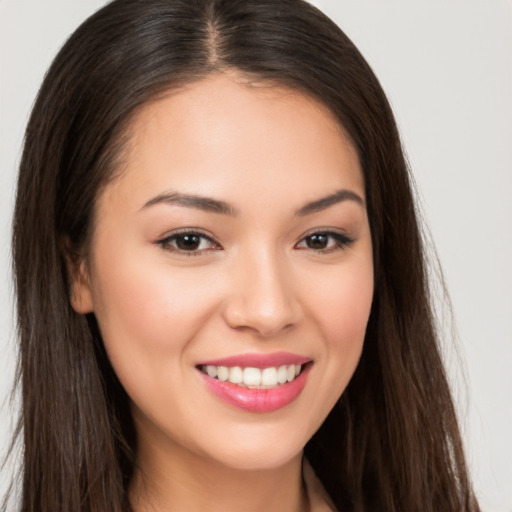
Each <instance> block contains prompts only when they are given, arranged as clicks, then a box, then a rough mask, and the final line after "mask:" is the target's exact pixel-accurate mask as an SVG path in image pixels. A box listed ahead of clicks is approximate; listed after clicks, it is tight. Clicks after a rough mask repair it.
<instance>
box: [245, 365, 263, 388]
mask: <svg viewBox="0 0 512 512" xmlns="http://www.w3.org/2000/svg"><path fill="white" fill-rule="evenodd" d="M244 384H245V385H246V386H259V385H260V384H261V370H260V369H259V368H245V369H244Z"/></svg>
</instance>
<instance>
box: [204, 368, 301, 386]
mask: <svg viewBox="0 0 512 512" xmlns="http://www.w3.org/2000/svg"><path fill="white" fill-rule="evenodd" d="M301 369H302V365H300V364H289V365H282V366H279V367H274V366H272V367H269V368H263V369H260V368H253V367H250V366H249V367H247V368H241V367H240V366H233V367H231V368H230V367H227V366H214V365H210V364H209V365H206V366H202V367H201V370H202V371H203V372H204V373H206V374H207V375H208V376H209V377H211V378H213V379H215V378H216V379H218V380H220V381H223V382H226V381H229V382H231V383H232V384H238V385H241V386H245V387H248V388H263V389H264V388H273V387H276V386H278V385H281V384H285V383H287V382H292V381H293V380H294V379H295V378H296V377H297V376H298V375H299V374H300V371H301Z"/></svg>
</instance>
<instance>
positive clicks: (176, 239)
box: [158, 231, 220, 255]
mask: <svg viewBox="0 0 512 512" xmlns="http://www.w3.org/2000/svg"><path fill="white" fill-rule="evenodd" d="M158 244H159V245H160V246H162V247H163V248H164V249H166V250H168V251H171V252H174V253H178V254H180V253H181V254H187V255H194V254H198V255H199V254H203V253H204V252H207V251H210V250H214V249H220V246H219V244H217V243H216V242H214V241H213V240H212V239H211V238H210V237H209V236H206V235H203V234H202V233H196V232H193V231H190V232H184V233H175V234H174V235H170V236H168V237H166V238H164V239H162V240H159V241H158Z"/></svg>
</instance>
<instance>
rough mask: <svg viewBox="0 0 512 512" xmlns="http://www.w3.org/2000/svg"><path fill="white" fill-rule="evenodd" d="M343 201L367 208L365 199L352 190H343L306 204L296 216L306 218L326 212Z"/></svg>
mask: <svg viewBox="0 0 512 512" xmlns="http://www.w3.org/2000/svg"><path fill="white" fill-rule="evenodd" d="M343 201H355V202H356V203H357V204H358V205H360V206H362V207H363V208H366V204H365V202H364V199H363V198H362V197H361V196H360V195H359V194H356V193H355V192H352V191H351V190H346V189H343V190H338V191H336V192H335V193H334V194H330V195H328V196H325V197H322V198H321V199H317V200H315V201H311V202H310V203H307V204H305V205H304V206H303V207H302V208H299V209H298V210H297V211H296V212H295V215H296V216H297V217H304V216H306V215H310V214H311V213H316V212H320V211H322V210H326V209H327V208H329V207H330V206H333V205H335V204H337V203H341V202H343Z"/></svg>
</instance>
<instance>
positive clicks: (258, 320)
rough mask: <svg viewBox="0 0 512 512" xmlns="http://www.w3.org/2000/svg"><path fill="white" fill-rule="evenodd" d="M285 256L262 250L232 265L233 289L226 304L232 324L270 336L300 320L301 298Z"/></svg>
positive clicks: (227, 319)
mask: <svg viewBox="0 0 512 512" xmlns="http://www.w3.org/2000/svg"><path fill="white" fill-rule="evenodd" d="M283 259H286V257H285V256H284V257H283V258H281V260H280V259H279V258H278V257H277V256H276V255H272V254H261V253H260V254H259V255H258V254H253V255H252V256H249V257H243V258H240V260H241V261H240V262H238V263H237V265H236V267H237V268H236V269H232V276H233V281H232V284H231V293H230V294H229V299H228V301H227V303H226V305H225V308H224V318H225V321H226V323H227V324H228V325H229V326H230V327H231V328H233V329H237V330H241V331H249V332H251V331H252V332H253V333H256V334H257V335H258V336H260V337H264V338H269V337H272V336H276V335H278V334H279V333H280V332H281V331H285V330H289V329H290V328H292V327H293V326H294V325H296V324H297V323H298V321H299V320H300V316H301V307H300V301H299V300H298V297H297V294H296V293H295V291H294V286H293V285H294V283H293V277H292V276H291V275H290V274H291V273H290V271H289V269H288V268H287V265H286V262H283V261H282V260H283Z"/></svg>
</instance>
